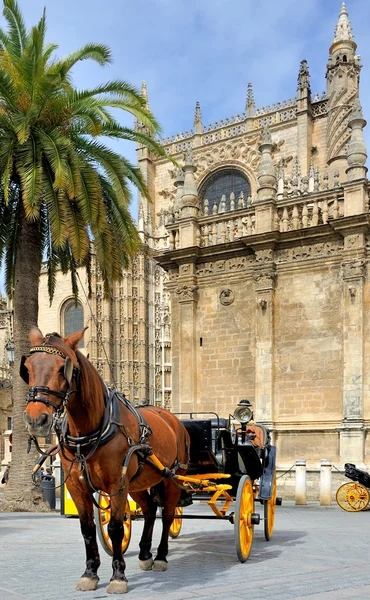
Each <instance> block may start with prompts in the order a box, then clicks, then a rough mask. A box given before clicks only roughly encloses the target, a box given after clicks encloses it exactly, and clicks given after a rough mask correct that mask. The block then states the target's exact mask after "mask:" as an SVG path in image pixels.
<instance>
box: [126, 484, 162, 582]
mask: <svg viewBox="0 0 370 600" xmlns="http://www.w3.org/2000/svg"><path fill="white" fill-rule="evenodd" d="M130 494H131V496H132V498H133V500H135V502H136V503H137V504H139V505H140V507H141V510H142V513H143V516H144V527H143V533H142V535H141V540H140V542H139V547H140V552H139V565H140V569H142V570H143V571H150V570H151V569H152V566H153V556H152V553H151V551H150V549H151V547H152V538H153V529H154V523H155V515H156V512H157V508H158V507H157V504H156V503H155V502H154V500H153V498H152V497H151V496H150V494H148V492H147V491H146V490H144V491H142V492H135V493H131V492H130Z"/></svg>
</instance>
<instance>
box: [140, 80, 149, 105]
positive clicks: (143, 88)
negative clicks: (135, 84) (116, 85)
mask: <svg viewBox="0 0 370 600" xmlns="http://www.w3.org/2000/svg"><path fill="white" fill-rule="evenodd" d="M141 95H142V97H143V98H144V99H145V108H146V109H147V110H149V100H148V90H147V88H146V81H143V83H142V84H141Z"/></svg>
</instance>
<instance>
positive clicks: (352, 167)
mask: <svg viewBox="0 0 370 600" xmlns="http://www.w3.org/2000/svg"><path fill="white" fill-rule="evenodd" d="M348 125H349V127H350V128H351V130H352V133H351V139H350V141H349V144H348V153H347V163H348V168H347V169H346V175H347V182H346V183H344V184H343V188H344V216H345V217H348V216H350V215H359V214H363V213H364V212H367V205H368V190H367V181H366V173H367V168H366V167H365V163H366V159H367V153H366V146H365V141H364V134H363V131H362V130H363V128H364V127H365V125H366V121H365V119H364V117H363V114H362V109H361V104H360V101H359V100H357V101H356V102H355V105H354V107H353V109H352V112H351V115H350V119H349V122H348Z"/></svg>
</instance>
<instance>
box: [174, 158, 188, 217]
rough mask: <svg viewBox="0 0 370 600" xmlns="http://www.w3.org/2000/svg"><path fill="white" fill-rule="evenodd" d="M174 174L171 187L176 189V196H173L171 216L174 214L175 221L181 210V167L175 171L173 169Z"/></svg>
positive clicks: (182, 172) (182, 185)
mask: <svg viewBox="0 0 370 600" xmlns="http://www.w3.org/2000/svg"><path fill="white" fill-rule="evenodd" d="M174 174H175V181H174V182H173V185H174V186H175V188H176V196H175V200H174V203H173V214H174V217H175V219H177V218H178V217H179V211H180V209H181V198H182V194H183V188H184V178H185V173H184V171H183V170H182V168H181V167H178V168H177V169H175V171H174Z"/></svg>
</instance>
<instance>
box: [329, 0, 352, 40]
mask: <svg viewBox="0 0 370 600" xmlns="http://www.w3.org/2000/svg"><path fill="white" fill-rule="evenodd" d="M350 22H351V21H350V20H349V18H348V12H347V7H346V3H345V2H342V8H341V11H340V13H339V21H338V23H337V25H336V26H335V36H334V40H333V42H339V41H343V40H352V39H353V34H352V27H351V26H350Z"/></svg>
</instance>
